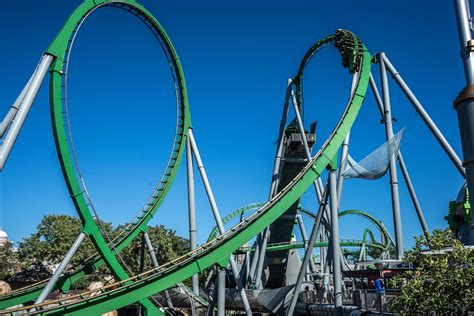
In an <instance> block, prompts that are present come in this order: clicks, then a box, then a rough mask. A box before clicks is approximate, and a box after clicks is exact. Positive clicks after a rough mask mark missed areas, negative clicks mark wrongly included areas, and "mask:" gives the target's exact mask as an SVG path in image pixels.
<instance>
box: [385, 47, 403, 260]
mask: <svg viewBox="0 0 474 316" xmlns="http://www.w3.org/2000/svg"><path fill="white" fill-rule="evenodd" d="M384 56H385V54H384V53H380V78H381V81H382V96H383V105H384V117H383V119H384V124H385V132H386V136H387V140H389V139H392V138H393V136H394V135H393V126H392V112H391V108H390V95H389V89H388V81H387V70H386V68H385V58H384ZM389 170H390V191H391V193H392V211H393V224H394V227H395V244H396V248H397V259H399V260H400V259H402V258H403V253H404V251H403V233H402V220H401V216H400V197H399V193H398V176H397V164H396V160H395V157H393V158H392V159H391V160H390V169H389Z"/></svg>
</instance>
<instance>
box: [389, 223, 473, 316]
mask: <svg viewBox="0 0 474 316" xmlns="http://www.w3.org/2000/svg"><path fill="white" fill-rule="evenodd" d="M404 260H405V262H406V263H408V264H410V265H413V266H414V267H415V270H413V271H408V272H406V273H405V274H404V275H403V276H401V277H397V278H394V280H393V283H394V284H393V285H394V286H401V295H400V296H399V297H398V298H396V299H394V300H393V301H392V302H391V304H390V307H391V310H393V311H395V312H399V313H401V314H431V313H433V312H435V313H439V314H442V315H451V314H456V315H458V314H462V313H465V312H467V311H474V250H472V249H470V248H467V247H465V246H464V245H463V244H461V242H459V240H457V239H456V238H454V236H453V234H452V233H451V231H450V230H445V231H441V230H435V231H434V232H433V235H432V236H431V238H430V239H429V241H426V239H425V238H424V237H416V245H415V247H414V248H413V249H412V250H410V251H408V252H407V253H406V256H405V259H404Z"/></svg>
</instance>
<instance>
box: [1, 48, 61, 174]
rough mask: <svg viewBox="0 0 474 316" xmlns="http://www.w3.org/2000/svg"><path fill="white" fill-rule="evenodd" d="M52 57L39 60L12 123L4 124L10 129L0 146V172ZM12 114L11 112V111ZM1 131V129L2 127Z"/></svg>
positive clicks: (46, 55)
mask: <svg viewBox="0 0 474 316" xmlns="http://www.w3.org/2000/svg"><path fill="white" fill-rule="evenodd" d="M53 59H54V57H53V56H51V55H48V54H44V55H43V57H42V58H41V60H40V62H39V64H38V67H37V68H36V70H35V72H34V74H33V77H32V78H31V79H30V80H31V82H30V85H29V88H28V89H27V91H26V92H25V95H24V98H23V99H22V101H21V102H20V104H19V107H18V110H17V111H16V112H15V113H11V114H10V115H11V116H13V114H15V115H14V117H12V119H13V122H11V125H10V123H9V122H5V124H6V125H5V129H6V127H7V126H8V125H10V129H9V130H8V133H7V135H6V136H5V139H4V141H3V144H2V145H1V146H0V171H2V170H3V167H4V166H5V163H6V161H7V158H8V156H9V155H10V152H11V150H12V148H13V145H14V144H15V141H16V139H17V137H18V134H19V133H20V130H21V128H22V127H23V123H24V122H25V120H26V117H27V116H28V112H29V111H30V109H31V105H32V104H33V101H34V100H35V98H36V95H37V94H38V91H39V89H40V88H41V84H42V83H43V80H44V77H45V75H46V73H47V72H48V69H49V66H51V63H52V62H53ZM12 112H13V111H12ZM2 129H3V127H2Z"/></svg>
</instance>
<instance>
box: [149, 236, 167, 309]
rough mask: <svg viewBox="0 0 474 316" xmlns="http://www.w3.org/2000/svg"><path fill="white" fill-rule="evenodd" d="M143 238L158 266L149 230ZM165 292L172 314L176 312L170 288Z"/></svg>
mask: <svg viewBox="0 0 474 316" xmlns="http://www.w3.org/2000/svg"><path fill="white" fill-rule="evenodd" d="M143 240H144V241H145V245H146V248H147V252H148V255H149V256H150V259H151V263H152V264H153V267H154V268H158V267H159V266H160V265H159V263H158V259H157V258H156V253H155V250H154V249H153V244H152V243H151V240H150V236H149V235H148V232H144V233H143ZM163 294H164V296H165V300H166V304H167V305H168V308H169V309H170V311H171V312H172V314H174V306H173V302H172V301H171V297H170V294H169V293H168V290H165V291H163Z"/></svg>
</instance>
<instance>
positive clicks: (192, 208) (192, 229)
mask: <svg viewBox="0 0 474 316" xmlns="http://www.w3.org/2000/svg"><path fill="white" fill-rule="evenodd" d="M186 167H187V175H188V212H189V241H190V244H191V250H194V249H196V248H197V237H196V234H197V229H196V202H195V197H194V168H193V153H192V149H191V143H190V142H189V138H188V139H187V140H186ZM191 282H192V288H193V292H194V293H195V294H196V295H199V276H198V275H197V274H195V275H193V276H192V279H191Z"/></svg>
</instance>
